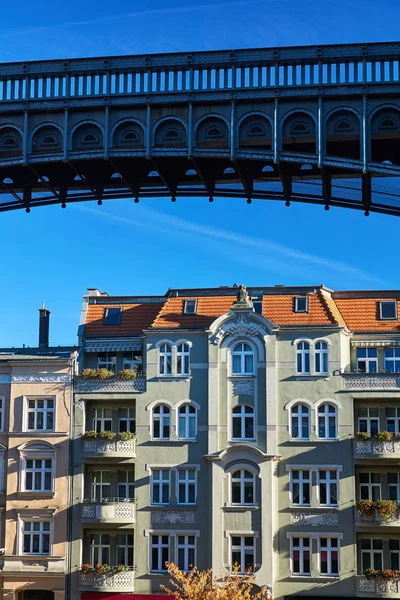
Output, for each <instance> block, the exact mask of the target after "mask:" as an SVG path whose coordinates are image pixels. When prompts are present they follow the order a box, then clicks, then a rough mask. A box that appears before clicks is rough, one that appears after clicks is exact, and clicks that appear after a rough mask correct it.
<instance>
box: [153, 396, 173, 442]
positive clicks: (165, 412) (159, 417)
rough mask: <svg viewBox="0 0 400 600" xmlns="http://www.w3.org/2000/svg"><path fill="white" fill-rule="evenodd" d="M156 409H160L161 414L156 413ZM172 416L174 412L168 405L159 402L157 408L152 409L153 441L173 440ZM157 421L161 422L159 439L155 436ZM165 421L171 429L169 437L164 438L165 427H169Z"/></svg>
mask: <svg viewBox="0 0 400 600" xmlns="http://www.w3.org/2000/svg"><path fill="white" fill-rule="evenodd" d="M156 408H160V412H159V413H155V412H154V411H155V409H156ZM171 415H172V410H171V407H170V406H168V404H164V403H163V402H159V403H157V404H156V405H155V406H153V407H152V409H151V437H152V439H153V440H169V439H171ZM156 421H159V422H160V436H159V437H155V435H154V423H155V422H156ZM164 421H167V424H168V428H169V435H168V436H167V437H164V427H166V426H167V424H166V423H164Z"/></svg>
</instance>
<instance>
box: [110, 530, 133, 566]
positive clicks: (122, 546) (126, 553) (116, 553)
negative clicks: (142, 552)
mask: <svg viewBox="0 0 400 600" xmlns="http://www.w3.org/2000/svg"><path fill="white" fill-rule="evenodd" d="M118 536H121V537H122V536H124V537H125V544H119V543H118ZM128 536H132V545H131V544H128ZM119 548H123V549H124V554H125V560H124V561H123V563H122V564H124V565H127V566H128V567H133V566H134V561H135V538H134V534H133V533H120V532H119V531H118V532H117V536H116V540H115V564H116V565H118V564H121V563H120V561H119V559H118V549H119ZM129 548H132V564H130V562H129V560H128V553H129Z"/></svg>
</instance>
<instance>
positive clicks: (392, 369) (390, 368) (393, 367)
mask: <svg viewBox="0 0 400 600" xmlns="http://www.w3.org/2000/svg"><path fill="white" fill-rule="evenodd" d="M384 357H385V371H386V372H387V373H400V348H385V353H384Z"/></svg>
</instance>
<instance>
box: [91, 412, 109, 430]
mask: <svg viewBox="0 0 400 600" xmlns="http://www.w3.org/2000/svg"><path fill="white" fill-rule="evenodd" d="M93 414H94V417H93V429H94V430H95V431H97V433H101V432H102V431H112V428H113V426H112V409H111V408H95V409H94V413H93Z"/></svg>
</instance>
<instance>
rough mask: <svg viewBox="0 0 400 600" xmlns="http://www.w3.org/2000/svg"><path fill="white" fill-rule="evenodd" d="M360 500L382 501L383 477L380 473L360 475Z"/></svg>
mask: <svg viewBox="0 0 400 600" xmlns="http://www.w3.org/2000/svg"><path fill="white" fill-rule="evenodd" d="M359 481H360V500H373V501H374V502H375V501H376V500H380V499H381V476H380V474H379V473H360V474H359Z"/></svg>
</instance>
